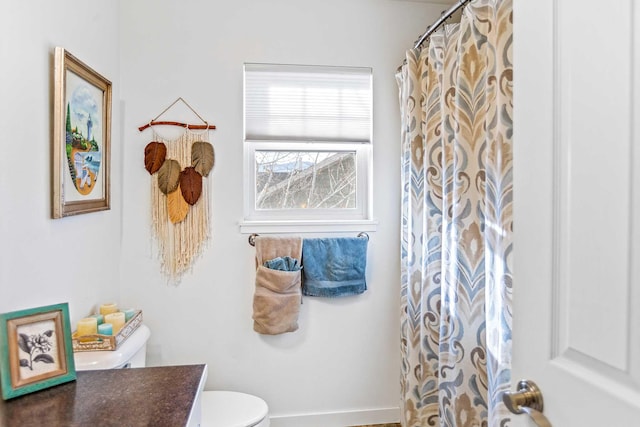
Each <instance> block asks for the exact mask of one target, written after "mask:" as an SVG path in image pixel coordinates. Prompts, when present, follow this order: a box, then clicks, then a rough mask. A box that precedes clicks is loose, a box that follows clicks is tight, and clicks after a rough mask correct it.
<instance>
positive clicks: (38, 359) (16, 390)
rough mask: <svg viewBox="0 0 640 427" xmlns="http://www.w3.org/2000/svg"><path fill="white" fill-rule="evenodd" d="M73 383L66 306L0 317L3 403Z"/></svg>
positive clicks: (21, 311) (37, 309)
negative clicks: (59, 385) (24, 395)
mask: <svg viewBox="0 0 640 427" xmlns="http://www.w3.org/2000/svg"><path fill="white" fill-rule="evenodd" d="M75 379H76V370H75V363H74V359H73V348H72V345H71V325H70V322H69V306H68V304H67V303H62V304H55V305H50V306H45V307H37V308H31V309H27V310H20V311H14V312H11V313H2V314H0V384H1V388H2V398H3V399H4V400H7V399H12V398H14V397H17V396H21V395H23V394H27V393H31V392H34V391H37V390H42V389H44V388H48V387H52V386H54V385H58V384H62V383H65V382H69V381H73V380H75Z"/></svg>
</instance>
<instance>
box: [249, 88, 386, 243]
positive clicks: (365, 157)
mask: <svg viewBox="0 0 640 427" xmlns="http://www.w3.org/2000/svg"><path fill="white" fill-rule="evenodd" d="M372 80H373V79H372V78H371V80H370V81H371V82H372ZM245 108H246V106H245V105H243V119H244V121H245V128H246V111H245ZM370 108H371V109H372V108H373V106H372V105H371V107H370ZM372 116H373V114H371V117H372ZM371 121H373V120H371ZM371 127H372V125H371ZM372 133H373V132H372V129H370V130H369V135H371V137H370V139H369V142H363V143H359V142H341V141H292V140H286V141H280V140H255V139H247V138H246V129H243V135H245V136H244V174H243V177H244V191H243V194H244V203H243V209H244V218H243V220H242V221H241V222H240V230H241V232H243V233H260V232H305V231H310V232H314V231H325V232H327V231H328V232H332V231H333V232H341V231H345V232H352V231H375V229H376V225H377V224H376V222H375V221H373V218H372V213H373V212H372V211H373V209H372V207H373V204H372V171H373V155H372V145H373V138H372ZM257 151H289V152H296V151H312V152H316V151H330V152H355V156H356V207H355V208H353V209H256V204H255V202H256V166H255V165H256V163H255V154H256V152H257Z"/></svg>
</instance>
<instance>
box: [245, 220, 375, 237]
mask: <svg viewBox="0 0 640 427" xmlns="http://www.w3.org/2000/svg"><path fill="white" fill-rule="evenodd" d="M377 228H378V221H374V220H352V221H348V220H345V221H336V220H334V221H241V222H240V233H242V234H250V233H322V232H325V233H349V232H356V231H376V230H377Z"/></svg>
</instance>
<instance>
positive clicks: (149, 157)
mask: <svg viewBox="0 0 640 427" xmlns="http://www.w3.org/2000/svg"><path fill="white" fill-rule="evenodd" d="M166 156H167V146H166V145H164V144H163V143H162V142H158V141H152V142H150V143H148V144H147V146H146V147H144V168H145V169H146V170H147V171H148V172H149V173H150V174H151V175H153V174H154V173H156V172H158V169H160V167H161V166H162V164H163V163H164V159H165V158H166Z"/></svg>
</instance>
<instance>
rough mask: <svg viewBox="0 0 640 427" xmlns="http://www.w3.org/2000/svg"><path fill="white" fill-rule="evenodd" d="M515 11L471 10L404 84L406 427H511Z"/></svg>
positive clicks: (478, 2)
mask: <svg viewBox="0 0 640 427" xmlns="http://www.w3.org/2000/svg"><path fill="white" fill-rule="evenodd" d="M511 3H512V1H511V0H474V1H472V2H471V3H469V4H468V5H467V6H466V7H465V9H464V11H463V13H462V19H461V22H460V23H459V24H452V25H447V26H445V27H444V28H442V29H440V30H438V31H437V32H436V33H434V34H433V35H432V36H431V37H430V40H429V41H428V43H426V44H425V45H424V47H423V48H422V49H421V50H415V49H412V50H410V51H408V52H407V54H406V62H405V63H404V65H403V66H402V67H401V68H400V70H399V71H398V74H397V81H398V86H399V92H400V108H401V118H402V136H401V137H402V186H403V193H402V291H401V292H402V293H401V304H402V307H401V308H402V324H401V326H402V329H401V351H402V375H401V392H402V396H401V400H402V425H403V426H404V427H417V426H421V427H422V426H450V427H471V426H473V427H476V426H478V427H482V426H489V427H503V426H505V425H507V424H508V420H509V418H508V417H509V415H508V412H507V411H506V409H505V408H504V406H503V404H502V402H501V394H502V392H504V391H506V390H508V389H509V385H510V364H511V363H510V362H511V360H510V357H511V356H510V355H511V283H512V278H511V271H512V268H511V257H512V249H513V245H512V227H513V224H512V195H513V191H512V190H513V189H512V182H513V180H512V171H513V169H512V129H513V127H512V108H513V103H512V71H513V69H512V48H511V45H512V4H511Z"/></svg>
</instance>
